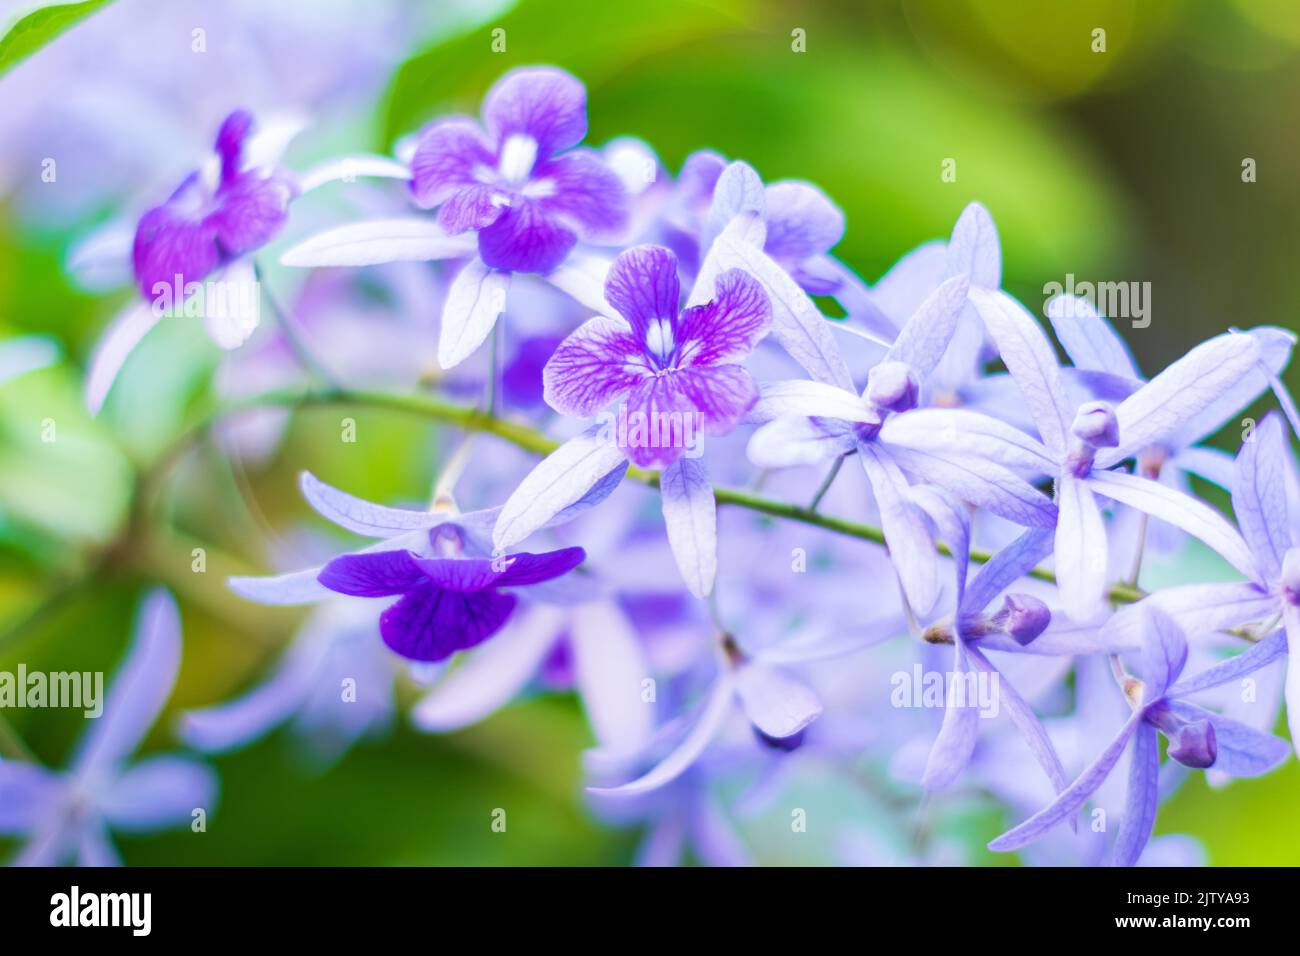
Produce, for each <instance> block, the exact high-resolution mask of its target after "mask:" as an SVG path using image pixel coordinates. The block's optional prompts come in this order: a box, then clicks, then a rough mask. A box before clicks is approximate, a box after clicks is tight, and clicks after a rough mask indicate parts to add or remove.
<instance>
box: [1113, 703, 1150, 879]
mask: <svg viewBox="0 0 1300 956" xmlns="http://www.w3.org/2000/svg"><path fill="white" fill-rule="evenodd" d="M1159 779H1160V741H1159V736H1158V734H1157V733H1156V729H1155V727H1153V726H1151V725H1150V724H1148V723H1146V722H1145V721H1143V722H1142V723H1141V724H1139V725H1138V728H1137V733H1136V734H1135V735H1134V738H1133V756H1132V758H1131V759H1130V761H1129V766H1128V794H1127V796H1126V797H1125V799H1124V819H1123V820H1122V821H1121V823H1120V828H1119V836H1117V837H1116V838H1115V850H1114V854H1115V855H1114V859H1115V865H1116V866H1132V865H1133V864H1135V863H1137V860H1138V857H1139V856H1141V855H1142V850H1143V848H1144V847H1145V846H1146V845H1147V841H1148V840H1150V839H1151V831H1152V830H1154V829H1155V825H1156V805H1157V803H1158V802H1159V790H1160V788H1159V786H1158V784H1159Z"/></svg>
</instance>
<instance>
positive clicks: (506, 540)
mask: <svg viewBox="0 0 1300 956" xmlns="http://www.w3.org/2000/svg"><path fill="white" fill-rule="evenodd" d="M625 461H626V457H625V456H624V454H623V451H622V449H620V448H619V447H618V445H617V444H616V443H614V442H613V441H611V440H610V436H608V435H603V434H600V433H599V432H598V431H596V430H591V431H588V432H587V433H586V434H583V435H579V436H578V437H576V438H571V439H569V440H568V441H567V442H565V443H564V444H563V445H561V446H560V447H559V448H557V449H556V450H555V451H553V452H551V454H549V455H547V456H546V457H545V458H543V459H542V461H541V462H540V463H539V464H538V465H537V467H535V468H534V469H533V470H532V471H530V472H529V473H528V474H527V475H526V476H525V477H524V480H523V481H521V482H520V483H519V487H518V488H516V489H515V491H514V493H513V494H511V496H510V498H509V499H508V500H507V501H506V503H505V505H504V506H502V508H501V515H500V517H498V518H497V523H496V527H495V529H494V530H493V533H492V542H493V544H494V545H495V546H496V547H498V548H503V549H504V548H509V547H512V546H514V545H516V544H518V543H519V542H520V541H522V540H524V538H526V537H528V536H529V535H530V534H532V533H533V532H534V531H536V530H537V529H538V528H540V527H541V526H542V525H544V524H545V523H546V522H547V521H549V520H550V519H551V518H553V517H555V515H557V514H559V513H560V512H561V511H563V510H564V509H565V508H567V507H568V506H569V505H571V504H573V503H574V502H576V501H578V500H579V499H581V498H582V496H583V495H585V494H586V493H587V492H588V491H589V490H590V489H591V488H592V487H593V486H594V485H595V484H596V483H597V482H599V481H600V480H601V479H602V478H604V477H605V476H606V475H608V474H609V473H610V472H611V471H613V470H614V469H615V468H617V467H619V466H620V465H622V464H624V463H625Z"/></svg>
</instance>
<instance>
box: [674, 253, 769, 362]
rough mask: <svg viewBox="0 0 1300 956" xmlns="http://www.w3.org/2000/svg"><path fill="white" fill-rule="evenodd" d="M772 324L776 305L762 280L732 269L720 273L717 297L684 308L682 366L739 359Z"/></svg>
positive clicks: (679, 328)
mask: <svg viewBox="0 0 1300 956" xmlns="http://www.w3.org/2000/svg"><path fill="white" fill-rule="evenodd" d="M771 325H772V306H771V303H770V302H769V301H768V298H767V294H766V293H765V292H764V291H763V288H762V286H760V285H759V284H758V280H757V279H755V278H754V277H753V276H751V275H748V274H746V273H744V272H741V271H740V270H739V269H728V270H727V271H726V272H724V273H722V274H721V275H720V276H718V279H717V282H716V284H715V287H714V296H713V298H712V299H711V300H710V301H708V302H707V303H705V304H704V305H697V306H692V307H690V308H688V309H686V310H684V311H683V312H682V314H681V319H680V320H679V322H678V325H677V341H678V346H679V348H680V359H679V360H678V365H679V367H689V366H699V365H724V364H728V363H732V362H738V361H740V360H741V359H743V358H745V357H746V356H747V355H749V353H750V352H752V351H753V350H754V346H756V345H757V344H758V342H759V340H760V339H762V338H763V336H765V335H766V334H767V332H768V329H769V328H770V327H771Z"/></svg>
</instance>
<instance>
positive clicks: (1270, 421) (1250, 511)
mask: <svg viewBox="0 0 1300 956" xmlns="http://www.w3.org/2000/svg"><path fill="white" fill-rule="evenodd" d="M1290 455H1291V447H1290V443H1289V442H1288V440H1287V436H1286V431H1285V429H1284V426H1283V424H1282V419H1281V418H1280V417H1279V416H1278V415H1277V413H1276V412H1270V413H1269V414H1267V415H1265V416H1264V419H1263V421H1261V422H1260V423H1259V424H1258V425H1256V426H1255V429H1254V431H1253V432H1252V434H1251V436H1250V440H1249V441H1245V442H1242V444H1241V451H1240V452H1238V453H1237V466H1236V469H1235V470H1234V473H1233V483H1232V510H1233V512H1234V513H1235V514H1236V516H1237V526H1238V527H1239V528H1241V534H1242V537H1244V538H1245V539H1246V543H1247V544H1248V545H1250V548H1251V550H1252V551H1253V552H1254V553H1255V557H1256V559H1257V560H1258V561H1259V562H1260V565H1261V568H1262V570H1263V571H1264V572H1265V573H1266V574H1267V575H1268V576H1269V577H1270V578H1274V577H1276V576H1277V575H1278V573H1279V572H1280V571H1281V570H1282V558H1283V557H1284V556H1285V555H1286V553H1287V551H1288V550H1289V549H1290V547H1291V524H1290V520H1289V518H1288V515H1287V502H1286V467H1287V461H1288V459H1289V458H1290Z"/></svg>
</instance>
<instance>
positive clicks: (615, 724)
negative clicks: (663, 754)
mask: <svg viewBox="0 0 1300 956" xmlns="http://www.w3.org/2000/svg"><path fill="white" fill-rule="evenodd" d="M569 639H570V641H571V643H572V647H573V658H574V664H575V670H576V672H577V682H578V689H579V691H580V692H581V694H582V705H583V708H584V709H585V710H586V712H587V720H588V722H589V723H590V724H591V728H592V731H593V732H594V733H595V735H596V742H597V744H598V746H600V747H606V748H609V749H611V750H615V751H624V752H628V753H632V752H635V751H638V750H640V749H641V748H642V747H644V746H645V745H646V744H647V743H649V741H650V737H651V734H652V733H653V731H654V716H655V707H654V704H653V703H652V702H647V701H646V700H645V698H644V697H643V696H642V686H641V685H642V682H643V681H645V680H646V678H647V676H648V673H649V669H648V667H647V665H646V661H645V655H644V654H642V652H641V642H640V640H639V639H638V638H637V634H636V631H635V630H634V628H633V626H632V622H631V621H629V620H628V618H627V615H625V614H624V613H623V612H622V611H621V610H620V609H619V607H618V605H616V604H614V603H612V602H609V601H601V602H598V603H594V604H584V605H582V606H581V607H578V608H575V609H574V612H573V623H572V625H571V628H570V632H569Z"/></svg>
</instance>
